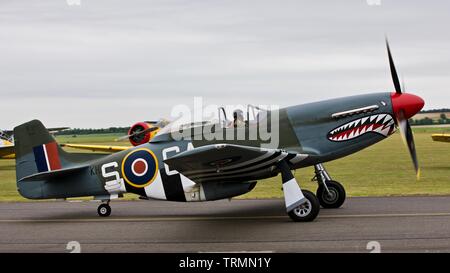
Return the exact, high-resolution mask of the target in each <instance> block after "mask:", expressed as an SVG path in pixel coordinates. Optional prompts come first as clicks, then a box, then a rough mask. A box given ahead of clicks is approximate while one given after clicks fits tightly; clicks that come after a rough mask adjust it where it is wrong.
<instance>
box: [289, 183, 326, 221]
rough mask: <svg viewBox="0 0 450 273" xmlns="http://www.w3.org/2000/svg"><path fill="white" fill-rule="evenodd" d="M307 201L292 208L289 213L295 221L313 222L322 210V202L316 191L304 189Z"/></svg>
mask: <svg viewBox="0 0 450 273" xmlns="http://www.w3.org/2000/svg"><path fill="white" fill-rule="evenodd" d="M302 192H303V195H304V196H305V198H306V202H305V203H303V204H301V205H300V206H298V207H296V208H295V209H293V210H291V211H290V212H289V213H288V214H289V217H291V219H292V220H293V221H294V222H311V221H313V220H314V219H316V217H317V215H319V211H320V203H319V200H318V199H317V197H316V196H315V195H314V193H312V192H310V191H308V190H302Z"/></svg>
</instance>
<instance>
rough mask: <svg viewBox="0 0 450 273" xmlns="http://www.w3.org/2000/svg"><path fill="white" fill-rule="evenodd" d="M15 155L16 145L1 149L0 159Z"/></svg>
mask: <svg viewBox="0 0 450 273" xmlns="http://www.w3.org/2000/svg"><path fill="white" fill-rule="evenodd" d="M14 153H15V150H14V145H10V146H2V147H0V158H1V157H6V156H10V155H13V154H14Z"/></svg>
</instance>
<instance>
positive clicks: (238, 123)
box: [233, 109, 245, 128]
mask: <svg viewBox="0 0 450 273" xmlns="http://www.w3.org/2000/svg"><path fill="white" fill-rule="evenodd" d="M244 126H245V121H244V112H242V110H240V109H236V110H234V112H233V127H235V128H236V127H244Z"/></svg>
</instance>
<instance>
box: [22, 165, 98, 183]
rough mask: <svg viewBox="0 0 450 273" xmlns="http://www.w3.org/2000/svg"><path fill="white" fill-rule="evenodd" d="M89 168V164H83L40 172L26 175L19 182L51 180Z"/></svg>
mask: <svg viewBox="0 0 450 273" xmlns="http://www.w3.org/2000/svg"><path fill="white" fill-rule="evenodd" d="M87 168H89V165H83V166H78V167H73V168H67V169H60V170H55V171H48V172H40V173H36V174H32V175H29V176H26V177H24V178H22V179H20V180H19V181H18V182H31V181H42V180H47V181H51V180H52V179H56V178H63V177H65V176H68V175H73V174H76V173H79V172H82V171H83V170H86V169H87Z"/></svg>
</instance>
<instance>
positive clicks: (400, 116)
mask: <svg viewBox="0 0 450 273" xmlns="http://www.w3.org/2000/svg"><path fill="white" fill-rule="evenodd" d="M386 48H387V52H388V56H389V67H390V70H391V76H392V81H393V83H394V87H395V93H396V94H395V95H394V96H401V95H402V94H404V93H403V92H402V87H401V85H400V80H399V78H398V74H397V70H396V69H395V64H394V60H393V58H392V54H391V49H390V47H389V42H388V40H387V38H386ZM403 85H404V84H403ZM403 91H404V90H403ZM405 111H406V109H404V108H400V109H398V110H397V112H396V113H395V114H396V117H397V124H398V127H399V129H400V134H401V136H402V139H403V142H404V143H405V144H406V146H407V147H408V150H409V154H410V156H411V159H412V162H413V165H414V169H415V171H416V176H417V179H420V167H419V161H418V159H417V154H416V147H415V144H414V136H413V133H412V130H411V125H410V124H409V121H408V118H407V117H406V115H405Z"/></svg>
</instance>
